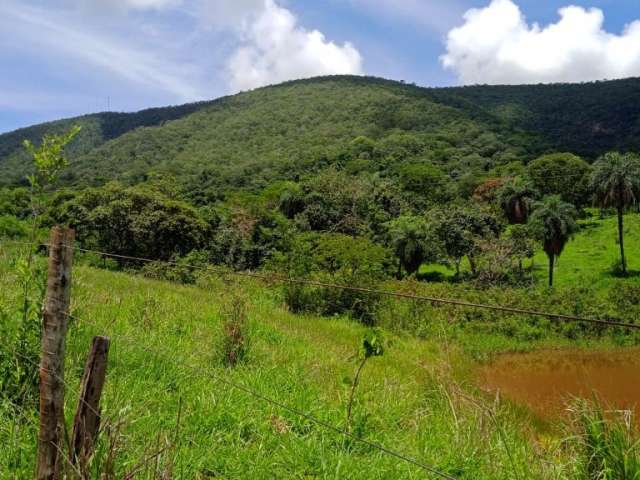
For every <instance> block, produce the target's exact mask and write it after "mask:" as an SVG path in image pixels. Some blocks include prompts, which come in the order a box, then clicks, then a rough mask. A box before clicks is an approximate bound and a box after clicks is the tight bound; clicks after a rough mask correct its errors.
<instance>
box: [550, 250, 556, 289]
mask: <svg viewBox="0 0 640 480" xmlns="http://www.w3.org/2000/svg"><path fill="white" fill-rule="evenodd" d="M554 260H555V256H554V255H553V253H552V254H550V255H549V286H550V287H553V264H554Z"/></svg>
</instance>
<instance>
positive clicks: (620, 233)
mask: <svg viewBox="0 0 640 480" xmlns="http://www.w3.org/2000/svg"><path fill="white" fill-rule="evenodd" d="M618 241H619V243H620V261H621V262H622V274H623V275H626V274H627V259H626V258H625V257H624V209H623V208H622V207H620V206H619V207H618Z"/></svg>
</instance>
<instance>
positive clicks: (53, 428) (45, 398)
mask: <svg viewBox="0 0 640 480" xmlns="http://www.w3.org/2000/svg"><path fill="white" fill-rule="evenodd" d="M74 240H75V232H74V231H73V230H71V229H68V228H61V227H54V228H53V229H52V230H51V236H50V240H49V275H48V278H47V297H46V299H45V306H44V314H43V327H42V356H41V359H40V431H39V433H38V458H37V462H38V463H37V468H36V478H37V479H38V480H45V479H47V480H49V479H53V480H56V479H58V478H60V473H61V467H62V463H63V462H64V461H65V457H64V452H63V447H64V444H65V442H64V439H65V430H66V429H65V424H64V353H65V341H66V336H67V315H68V313H69V301H70V299H71V265H72V262H73V242H74Z"/></svg>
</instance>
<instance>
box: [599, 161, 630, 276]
mask: <svg viewBox="0 0 640 480" xmlns="http://www.w3.org/2000/svg"><path fill="white" fill-rule="evenodd" d="M593 167H594V170H593V173H592V174H591V189H592V190H593V192H594V197H595V201H596V204H597V205H598V206H599V207H600V208H615V209H616V210H617V212H618V243H619V244H620V261H621V264H622V273H623V274H625V275H626V273H627V259H626V258H625V255H624V212H625V210H627V209H628V208H630V207H631V206H633V205H634V204H635V203H636V201H637V200H638V196H639V195H640V160H638V157H636V156H635V155H632V154H624V155H623V154H620V153H618V152H610V153H607V154H605V155H604V156H602V157H601V158H600V159H599V160H598V161H597V162H596V163H594V165H593Z"/></svg>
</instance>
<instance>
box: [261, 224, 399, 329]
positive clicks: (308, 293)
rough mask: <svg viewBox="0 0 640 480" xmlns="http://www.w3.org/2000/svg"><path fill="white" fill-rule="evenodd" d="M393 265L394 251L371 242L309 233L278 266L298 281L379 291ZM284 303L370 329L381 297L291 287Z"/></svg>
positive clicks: (362, 293)
mask: <svg viewBox="0 0 640 480" xmlns="http://www.w3.org/2000/svg"><path fill="white" fill-rule="evenodd" d="M391 263H392V260H391V255H390V253H389V252H388V251H387V250H386V249H385V248H383V247H380V246H378V245H375V244H373V243H372V242H371V241H369V240H367V239H364V238H352V237H349V236H346V235H338V234H322V235H320V234H309V235H302V236H299V237H297V238H296V239H295V240H294V242H293V247H292V251H291V252H290V253H289V254H287V255H281V256H279V257H278V258H277V259H276V260H275V261H274V263H273V264H272V267H274V268H276V269H278V270H280V271H282V270H284V271H285V272H286V273H287V275H288V276H289V277H290V278H292V279H300V278H310V279H312V280H314V281H317V282H320V283H326V284H332V285H333V284H334V285H341V286H342V285H344V286H361V287H365V288H370V289H376V288H377V286H378V283H379V282H380V281H381V280H382V279H384V278H385V277H386V275H387V274H388V272H389V269H390V268H391ZM284 300H285V302H286V304H287V305H288V307H289V308H290V309H291V311H293V312H312V313H317V314H320V315H326V316H331V315H340V314H343V313H346V314H348V315H350V316H352V317H353V318H356V319H358V320H360V321H362V322H363V323H365V324H368V325H370V324H373V323H374V319H375V315H376V311H377V307H378V304H379V301H380V298H379V295H377V294H373V293H368V292H361V291H354V290H348V289H342V288H334V287H323V286H312V285H303V284H297V283H289V284H286V285H285V286H284Z"/></svg>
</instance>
